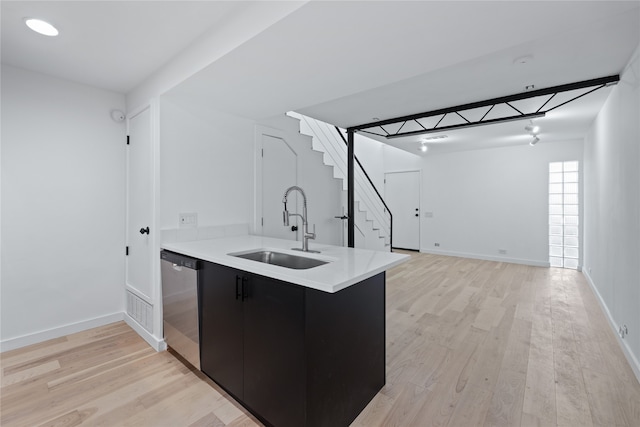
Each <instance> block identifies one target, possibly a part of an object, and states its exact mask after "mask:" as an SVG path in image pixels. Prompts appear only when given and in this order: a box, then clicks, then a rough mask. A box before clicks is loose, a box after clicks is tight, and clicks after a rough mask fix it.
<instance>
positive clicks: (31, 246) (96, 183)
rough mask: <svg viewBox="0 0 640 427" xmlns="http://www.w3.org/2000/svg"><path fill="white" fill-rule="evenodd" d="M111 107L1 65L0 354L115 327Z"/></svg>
mask: <svg viewBox="0 0 640 427" xmlns="http://www.w3.org/2000/svg"><path fill="white" fill-rule="evenodd" d="M111 109H121V110H123V109H124V95H121V94H117V93H112V92H107V91H103V90H99V89H95V88H92V87H88V86H84V85H80V84H76V83H71V82H68V81H65V80H60V79H57V78H53V77H49V76H46V75H43V74H39V73H33V72H30V71H26V70H22V69H18V68H14V67H10V66H5V65H3V66H2V154H3V155H2V301H1V307H2V314H1V319H2V322H1V323H2V327H1V339H2V343H3V350H7V349H10V348H15V347H19V346H22V345H26V344H30V343H32V342H38V341H41V340H43V339H47V338H52V337H55V336H60V335H64V334H66V333H69V332H72V331H75V330H80V329H84V328H86V327H91V326H96V325H97V324H100V323H108V322H109V321H113V320H115V319H116V318H117V319H122V312H123V310H124V292H123V290H124V246H125V239H124V237H125V233H124V224H125V191H124V190H125V146H126V145H125V134H126V132H125V125H124V122H123V123H116V122H114V121H113V120H112V119H111V117H110V110H111ZM46 331H49V332H46Z"/></svg>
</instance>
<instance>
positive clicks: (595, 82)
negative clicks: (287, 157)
mask: <svg viewBox="0 0 640 427" xmlns="http://www.w3.org/2000/svg"><path fill="white" fill-rule="evenodd" d="M619 81H620V76H619V75H614V76H608V77H600V78H597V79H591V80H584V81H581V82H576V83H569V84H564V85H559V86H553V87H548V88H544V89H538V90H532V91H529V92H523V93H517V94H515V95H509V96H503V97H499V98H493V99H488V100H485V101H479V102H472V103H469V104H463V105H458V106H456V107H448V108H441V109H439V110H433V111H428V112H425V113H419V114H411V115H409V116H402V117H396V118H393V119H387V120H380V121H377V122H371V123H364V124H361V125H357V126H351V127H348V128H347V132H349V131H351V132H357V131H359V130H362V129H368V128H370V127H375V126H384V125H389V124H392V123H400V122H406V121H409V120H417V119H422V118H425V117H433V116H438V115H440V114H447V113H455V112H457V111H463V110H470V109H472V108H480V107H488V106H490V105H495V104H504V103H506V102H511V101H519V100H521V99H529V98H535V97H537V96H543V95H551V94H554V93H559V92H567V91H570V90H576V89H584V88H587V87H592V86H601V85H609V84H612V83H617V82H619Z"/></svg>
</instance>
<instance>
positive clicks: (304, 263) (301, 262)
mask: <svg viewBox="0 0 640 427" xmlns="http://www.w3.org/2000/svg"><path fill="white" fill-rule="evenodd" d="M229 255H232V256H235V257H238V258H244V259H250V260H253V261H258V262H264V263H265V264H273V265H279V266H280V267H286V268H293V269H296V270H306V269H308V268H313V267H318V266H320V265H324V264H327V261H321V260H319V259H314V258H307V257H303V256H296V255H290V254H283V253H281V252H273V251H265V250H260V251H256V252H249V253H246V254H229Z"/></svg>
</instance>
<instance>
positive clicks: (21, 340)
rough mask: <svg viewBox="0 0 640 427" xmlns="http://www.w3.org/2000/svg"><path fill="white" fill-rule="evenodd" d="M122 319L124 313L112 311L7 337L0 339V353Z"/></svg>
mask: <svg viewBox="0 0 640 427" xmlns="http://www.w3.org/2000/svg"><path fill="white" fill-rule="evenodd" d="M121 320H124V313H123V312H118V313H112V314H107V315H106V316H100V317H96V318H93V319H88V320H83V321H81V322H77V323H72V324H69V325H64V326H59V327H56V328H52V329H47V330H45V331H40V332H35V333H33V334H28V335H23V336H21V337H16V338H9V339H7V340H3V341H0V353H1V352H5V351H9V350H15V349H16V348H21V347H26V346H28V345H31V344H38V343H41V342H43V341H47V340H51V339H55V338H60V337H63V336H65V335H70V334H75V333H76V332H82V331H86V330H87V329H91V328H97V327H99V326H104V325H108V324H109V323H114V322H119V321H121Z"/></svg>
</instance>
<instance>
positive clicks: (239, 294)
mask: <svg viewBox="0 0 640 427" xmlns="http://www.w3.org/2000/svg"><path fill="white" fill-rule="evenodd" d="M239 280H240V276H238V275H236V299H238V298H240V297H241V296H242V294H241V293H240V286H238V281H239Z"/></svg>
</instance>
